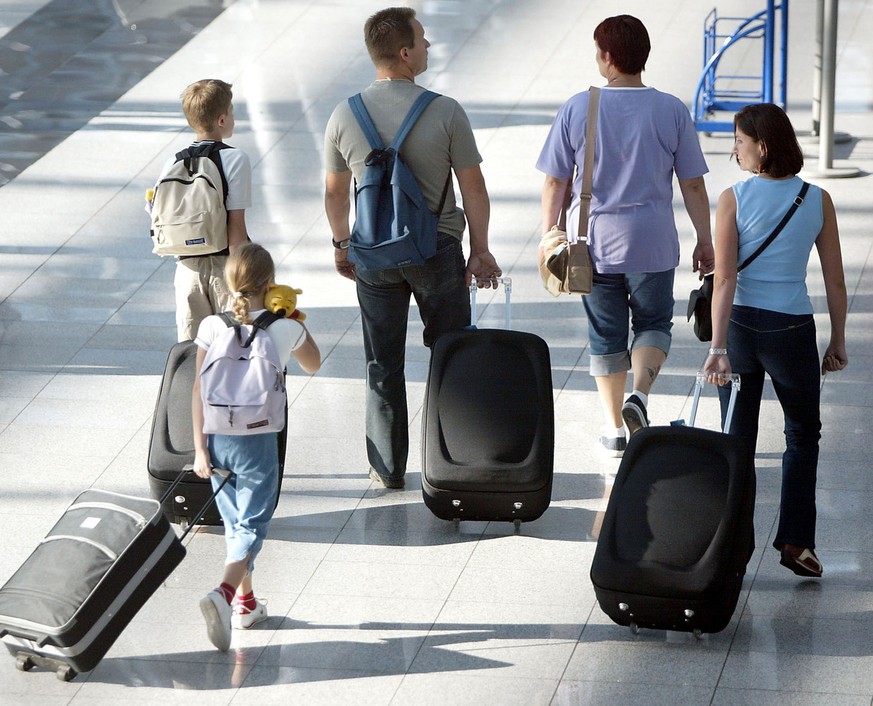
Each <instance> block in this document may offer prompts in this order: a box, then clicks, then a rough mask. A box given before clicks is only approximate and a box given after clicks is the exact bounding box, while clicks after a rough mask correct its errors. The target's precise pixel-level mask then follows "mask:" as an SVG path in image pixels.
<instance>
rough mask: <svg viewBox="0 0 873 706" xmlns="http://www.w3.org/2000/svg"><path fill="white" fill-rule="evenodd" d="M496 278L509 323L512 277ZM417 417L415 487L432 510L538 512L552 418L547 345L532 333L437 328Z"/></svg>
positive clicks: (525, 516)
mask: <svg viewBox="0 0 873 706" xmlns="http://www.w3.org/2000/svg"><path fill="white" fill-rule="evenodd" d="M502 282H503V284H504V287H505V288H506V300H507V317H506V318H507V325H508V321H509V315H508V307H509V297H510V289H511V281H510V280H509V279H508V278H504V279H503V280H502ZM475 287H476V284H475V283H474V284H473V288H472V292H471V293H472V295H473V307H472V309H473V312H472V315H473V320H474V322H475V317H476V307H475ZM422 419H423V421H422V442H421V448H422V464H421V467H422V481H421V486H422V493H423V496H424V502H425V504H426V505H427V507H428V508H430V510H431V511H432V512H433V513H434V515H436V516H437V517H439V518H441V519H444V520H505V521H513V522H516V524H518V523H519V522H522V521H530V520H535V519H536V518H538V517H539V516H540V515H542V514H543V513H544V512H545V511H546V508H548V506H549V503H550V502H551V497H552V475H553V465H554V443H555V419H554V402H553V399H552V371H551V361H550V358H549V349H548V346H547V345H546V343H545V341H543V339H541V338H540V337H539V336H536V335H534V334H532V333H525V332H522V331H509V330H505V329H470V330H463V331H454V332H451V333H447V334H444V335H442V336H440V337H439V338H438V339H437V341H436V343H435V344H434V347H433V351H432V353H431V361H430V371H429V374H428V380H427V389H426V392H425V401H424V410H423V414H422Z"/></svg>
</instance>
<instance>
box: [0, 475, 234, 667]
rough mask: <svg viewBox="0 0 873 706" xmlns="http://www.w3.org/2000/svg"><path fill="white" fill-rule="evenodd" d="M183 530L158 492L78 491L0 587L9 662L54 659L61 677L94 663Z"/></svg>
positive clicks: (165, 569) (165, 567)
mask: <svg viewBox="0 0 873 706" xmlns="http://www.w3.org/2000/svg"><path fill="white" fill-rule="evenodd" d="M218 472H219V473H221V474H222V475H223V476H224V480H223V481H222V483H221V484H220V486H219V489H218V491H216V493H215V494H212V495H211V496H210V498H209V499H208V505H206V506H204V507H202V508H201V509H200V512H199V513H195V514H194V517H193V520H194V522H192V524H191V527H193V525H194V524H195V523H196V521H197V520H198V519H199V518H198V517H197V515H198V514H202V513H203V512H205V511H206V510H207V508H208V506H209V505H211V504H212V503H213V501H214V499H215V495H217V494H218V492H220V491H221V488H223V487H224V483H226V482H227V479H228V478H229V477H230V473H229V472H227V471H224V470H222V471H218ZM182 477H183V475H182V474H177V480H181V479H182ZM210 487H211V486H210ZM174 491H175V487H173V486H171V487H170V488H169V491H168V492H171V493H172V492H174ZM189 529H190V527H189ZM187 533H188V531H187V530H186V531H185V533H183V534H182V536H181V537H177V535H176V530H175V529H174V528H173V526H172V525H171V524H170V523H169V521H168V520H167V518H166V516H165V515H164V513H163V511H162V510H161V502H160V500H153V499H151V498H140V497H134V496H130V495H122V494H120V493H113V492H109V491H105V490H97V489H90V490H86V491H84V492H82V493H80V494H79V496H78V497H77V498H76V499H75V500H74V501H73V503H72V504H71V505H70V506H69V507H68V508H67V509H66V511H65V512H64V514H63V515H62V516H61V518H60V519H59V520H58V521H57V523H56V524H55V526H54V527H53V528H52V529H51V531H50V532H49V533H48V534H47V535H46V537H45V539H43V540H42V541H41V542H40V543H39V545H37V547H36V549H34V551H33V552H32V553H31V555H30V556H29V557H28V558H27V559H26V560H25V561H24V563H23V564H22V565H21V567H19V569H18V571H16V572H15V573H14V574H13V575H12V576H11V577H10V578H9V580H8V581H7V582H6V583H5V584H4V585H3V587H2V588H0V639H2V641H3V642H4V644H5V645H6V647H7V648H8V649H9V651H10V652H12V653H13V654H14V655H15V657H16V666H17V667H18V668H19V669H21V670H23V671H27V670H29V669H31V668H32V667H33V666H34V665H38V666H41V667H45V668H48V669H53V670H55V671H56V672H57V676H58V678H59V679H62V680H63V681H69V680H70V679H72V678H73V677H74V676H76V674H78V673H80V672H88V671H91V670H92V669H94V667H96V666H97V664H98V663H99V662H100V660H101V659H102V658H103V656H104V655H105V654H106V652H107V650H109V648H110V647H111V646H112V645H113V643H114V642H115V640H116V639H117V638H118V636H119V635H120V634H121V631H122V630H123V629H124V628H125V627H126V626H127V624H128V623H129V622H130V620H131V619H132V618H133V616H134V615H136V613H137V611H139V609H140V608H141V607H142V606H143V605H144V604H145V602H146V601H147V600H148V599H149V598H150V597H151V595H152V594H153V593H154V592H155V591H156V590H157V589H158V587H159V586H160V585H161V584H162V583H163V582H164V580H165V579H166V578H167V577H168V576H169V575H170V574H171V573H172V572H173V570H174V569H175V568H176V566H178V565H179V563H180V562H181V561H182V559H183V558H184V557H185V547H184V546H183V544H182V540H183V539H184V538H185V535H187Z"/></svg>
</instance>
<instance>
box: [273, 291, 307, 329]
mask: <svg viewBox="0 0 873 706" xmlns="http://www.w3.org/2000/svg"><path fill="white" fill-rule="evenodd" d="M298 294H303V290H302V289H292V288H291V287H289V286H288V285H287V284H274V285H273V286H272V287H270V288H269V289H268V290H267V294H266V296H265V297H264V305H265V306H266V307H267V311H272V312H273V313H274V314H279V315H280V316H284V317H285V318H286V319H296V320H297V321H303V320H304V319H305V318H306V314H304V313H303V312H302V311H300V309H298V308H297V295H298Z"/></svg>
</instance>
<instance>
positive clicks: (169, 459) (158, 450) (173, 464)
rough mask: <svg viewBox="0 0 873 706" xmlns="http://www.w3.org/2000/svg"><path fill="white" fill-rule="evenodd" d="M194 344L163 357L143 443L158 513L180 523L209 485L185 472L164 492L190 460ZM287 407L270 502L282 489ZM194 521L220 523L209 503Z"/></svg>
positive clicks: (201, 500) (178, 345)
mask: <svg viewBox="0 0 873 706" xmlns="http://www.w3.org/2000/svg"><path fill="white" fill-rule="evenodd" d="M196 356H197V345H196V344H195V343H194V342H193V341H183V342H182V343H176V344H175V345H173V347H172V348H171V349H170V353H169V355H168V356H167V364H166V366H165V368H164V375H163V378H162V379H161V389H160V392H159V393H158V400H157V403H156V404H155V414H154V418H153V419H152V431H151V439H150V442H149V457H148V472H149V486H150V487H151V491H152V497H154V498H161V497H165V498H166V499H165V500H164V502H163V507H164V512H165V514H166V515H167V518H168V519H169V520H170V522H176V523H179V524H180V525H182V526H183V527H184V526H186V525H188V524H190V523H191V520H192V518H193V517H194V514H195V513H196V512H197V510H199V509H200V508H201V507H203V505H204V504H205V503H206V501H207V500H208V499H209V496H210V495H211V494H212V487H211V486H210V484H209V481H207V480H204V479H203V478H200V477H199V476H197V475H195V474H194V473H193V472H191V471H189V472H188V473H186V475H185V476H184V477H183V478H182V480H181V481H180V482H178V484H177V485H176V490H175V492H173V493H172V494H170V495H167V488H169V487H170V485H171V484H173V483H176V480H177V477H178V475H179V472H180V471H182V470H185V469H190V468H191V467H192V466H193V464H194V432H193V428H192V421H191V391H192V389H193V387H194V372H195V369H196ZM287 415H288V411H287V408H286V410H285V428H284V429H283V430H282V431H281V432H279V436H278V454H279V482H278V488H277V491H276V502H277V503H278V502H279V492H280V491H281V489H282V476H283V473H284V468H285V444H286V440H287V433H288V418H287ZM199 524H204V525H220V524H221V516H220V515H219V514H218V508H217V507H215V506H214V505H213V506H210V508H209V510H208V511H207V512H206V514H205V515H204V516H203V518H202V519H201V520H200V523H199Z"/></svg>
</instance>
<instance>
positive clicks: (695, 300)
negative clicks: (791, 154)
mask: <svg viewBox="0 0 873 706" xmlns="http://www.w3.org/2000/svg"><path fill="white" fill-rule="evenodd" d="M807 191H809V184H807V183H806V182H803V186H801V187H800V191H799V192H798V194H797V196H796V197H795V198H794V203H792V204H791V208H789V209H788V211H787V212H786V213H785V215H784V216H783V217H782V220H781V221H779V225H777V226H776V227H775V228H774V229H773V232H772V233H770V235H768V236H767V239H766V240H765V241H764V242H763V243H761V245H760V246H759V247H758V249H757V250H755V252H753V253H752V254H751V255H749V257H747V258H746V260H745V261H744V262H743V264H742V265H740V266H739V267H737V272H742V271H743V270H744V269H746V268H747V267H748V266H749V265H750V264H752V261H754V260H755V259H756V258H757V257H758V255H760V254H761V253H762V252H764V250H766V249H767V246H768V245H770V243H772V242H773V241H774V240H775V238H776V236H777V235H779V233H780V232H781V231H782V229H783V228H784V227H785V225H786V224H787V223H788V221H790V220H791V216H793V215H794V212H795V211H796V210H797V208H798V206H800V204H802V203H803V199H804V197H805V196H806V192H807ZM712 289H713V276H712V275H706V276H705V277H704V278H703V283H702V284H701V285H700V287H699V288H698V289H694V290H692V291H691V296H690V297H689V298H688V311H687V312H686V314H687V316H688V320H689V321H690V320H691V318H692V317H693V318H694V335H695V336H697V339H698V340H699V341H711V340H712Z"/></svg>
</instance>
